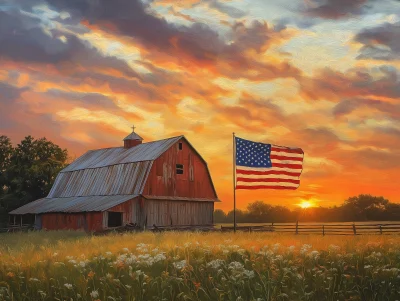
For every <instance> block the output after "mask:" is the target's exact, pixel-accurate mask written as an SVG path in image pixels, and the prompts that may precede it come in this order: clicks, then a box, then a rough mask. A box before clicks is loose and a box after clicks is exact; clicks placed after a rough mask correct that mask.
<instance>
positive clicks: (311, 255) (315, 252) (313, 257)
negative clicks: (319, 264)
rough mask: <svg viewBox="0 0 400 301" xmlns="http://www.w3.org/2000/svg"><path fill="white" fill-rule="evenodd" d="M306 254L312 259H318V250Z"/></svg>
mask: <svg viewBox="0 0 400 301" xmlns="http://www.w3.org/2000/svg"><path fill="white" fill-rule="evenodd" d="M308 256H310V257H311V258H312V259H318V258H319V252H318V251H311V252H310V254H309V255H308Z"/></svg>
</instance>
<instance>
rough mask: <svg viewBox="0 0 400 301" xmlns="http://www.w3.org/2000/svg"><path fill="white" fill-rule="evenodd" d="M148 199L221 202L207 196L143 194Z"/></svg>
mask: <svg viewBox="0 0 400 301" xmlns="http://www.w3.org/2000/svg"><path fill="white" fill-rule="evenodd" d="M143 197H144V198H145V199H148V200H162V201H164V200H166V201H189V202H221V201H220V200H219V199H206V198H188V197H180V196H158V195H143Z"/></svg>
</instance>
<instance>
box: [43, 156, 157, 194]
mask: <svg viewBox="0 0 400 301" xmlns="http://www.w3.org/2000/svg"><path fill="white" fill-rule="evenodd" d="M152 165H153V161H143V162H134V163H126V164H117V165H111V166H105V167H99V168H88V169H79V170H74V171H70V172H61V173H59V174H58V176H57V178H56V180H55V182H54V185H53V187H52V188H51V190H50V193H49V195H48V196H47V197H49V198H54V197H72V196H90V195H131V194H140V193H142V192H143V188H144V186H145V184H146V180H147V177H148V175H149V172H150V170H151V166H152Z"/></svg>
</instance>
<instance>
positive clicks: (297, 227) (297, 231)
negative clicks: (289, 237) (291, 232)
mask: <svg viewBox="0 0 400 301" xmlns="http://www.w3.org/2000/svg"><path fill="white" fill-rule="evenodd" d="M296 234H299V221H296Z"/></svg>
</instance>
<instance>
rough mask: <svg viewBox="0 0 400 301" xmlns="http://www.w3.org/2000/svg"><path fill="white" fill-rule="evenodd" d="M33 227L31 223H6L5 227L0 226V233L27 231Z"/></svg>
mask: <svg viewBox="0 0 400 301" xmlns="http://www.w3.org/2000/svg"><path fill="white" fill-rule="evenodd" d="M33 228H34V226H33V225H31V224H22V225H7V228H0V233H5V232H20V231H28V230H32V229H33Z"/></svg>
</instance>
